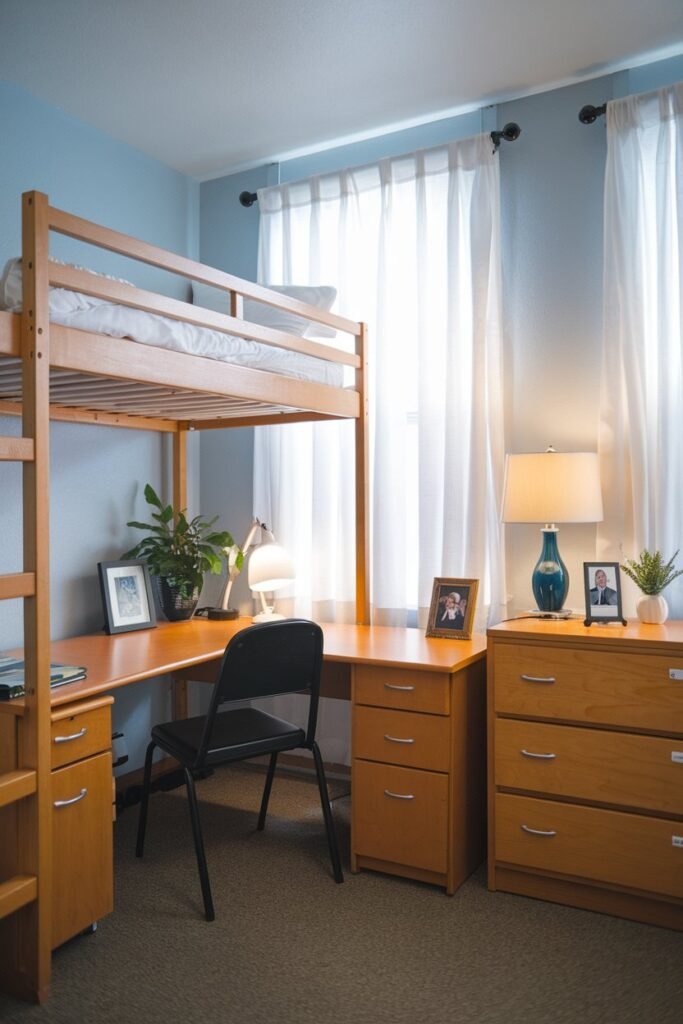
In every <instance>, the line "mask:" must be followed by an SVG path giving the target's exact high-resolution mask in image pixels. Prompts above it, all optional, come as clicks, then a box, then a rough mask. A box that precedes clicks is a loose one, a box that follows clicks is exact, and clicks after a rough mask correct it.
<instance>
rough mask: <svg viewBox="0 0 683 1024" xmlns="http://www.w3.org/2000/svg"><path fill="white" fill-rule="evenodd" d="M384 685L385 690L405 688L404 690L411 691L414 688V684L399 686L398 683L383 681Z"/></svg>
mask: <svg viewBox="0 0 683 1024" xmlns="http://www.w3.org/2000/svg"><path fill="white" fill-rule="evenodd" d="M384 687H385V689H387V690H405V691H412V690H414V689H415V687H414V686H399V685H398V683H385V684H384Z"/></svg>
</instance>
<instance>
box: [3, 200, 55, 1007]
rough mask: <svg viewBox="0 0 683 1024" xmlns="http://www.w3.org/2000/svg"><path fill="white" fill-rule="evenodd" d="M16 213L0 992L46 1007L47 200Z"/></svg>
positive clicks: (7, 456) (6, 440) (7, 455)
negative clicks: (18, 484)
mask: <svg viewBox="0 0 683 1024" xmlns="http://www.w3.org/2000/svg"><path fill="white" fill-rule="evenodd" d="M22 213H23V220H22V232H23V259H22V270H23V310H24V312H23V314H22V328H21V353H22V378H23V391H22V437H0V462H19V463H21V465H22V470H23V544H24V552H23V554H24V559H23V561H24V566H23V571H22V572H18V573H12V574H7V575H4V576H0V601H2V600H11V599H17V598H21V599H23V601H24V660H25V690H26V696H25V698H24V705H25V710H24V715H23V719H22V720H21V743H20V744H19V743H17V742H16V738H17V729H16V728H15V729H14V730H13V731H12V732H11V735H12V739H11V741H10V742H9V743H6V744H3V749H1V750H0V815H2V819H1V821H2V825H3V828H2V832H3V849H2V851H0V865H1V866H2V870H3V871H4V872H5V875H4V876H0V951H1V953H2V955H1V956H0V987H2V989H3V990H5V991H6V992H8V993H9V994H11V995H14V996H17V997H19V998H22V999H26V1000H29V1001H31V1002H43V1001H44V1000H45V999H46V998H47V996H48V993H49V984H50V966H51V950H52V941H51V939H52V934H51V919H50V910H51V865H52V850H51V831H52V819H51V811H52V807H51V778H50V767H51V766H50V605H49V596H50V595H49V533H50V522H49V509H50V501H49V440H50V438H49V430H50V419H49V385H50V380H49V372H50V367H49V363H50V361H49V351H48V345H49V317H48V277H47V273H48V266H47V264H48V202H47V197H46V196H44V195H42V194H41V193H37V192H30V193H27V194H26V195H24V197H23V207H22ZM17 721H18V720H15V719H14V717H13V716H12V717H10V719H9V722H10V724H13V725H16V724H17ZM7 735H8V736H9V735H10V732H9V731H8V733H7ZM6 823H7V825H8V826H9V827H8V828H5V827H4V826H5V824H6ZM8 869H9V870H8ZM8 874H9V877H6V876H7V875H8Z"/></svg>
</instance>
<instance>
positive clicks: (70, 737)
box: [51, 700, 111, 768]
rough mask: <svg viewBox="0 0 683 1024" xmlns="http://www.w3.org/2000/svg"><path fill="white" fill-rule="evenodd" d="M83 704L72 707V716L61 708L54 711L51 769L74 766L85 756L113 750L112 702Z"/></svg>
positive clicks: (85, 702) (70, 709) (88, 702)
mask: <svg viewBox="0 0 683 1024" xmlns="http://www.w3.org/2000/svg"><path fill="white" fill-rule="evenodd" d="M93 705H94V702H92V701H84V702H83V708H82V709H80V710H79V708H78V705H75V706H74V705H71V706H70V708H69V712H70V713H69V714H68V715H63V714H62V709H61V708H57V709H55V712H53V716H52V725H51V749H52V767H53V768H61V767H62V765H65V764H72V763H73V762H74V761H80V760H82V759H83V758H84V757H90V756H91V755H93V754H101V753H102V752H103V751H105V750H110V749H111V707H110V706H111V701H110V700H108V702H107V703H103V704H100V705H99V706H93Z"/></svg>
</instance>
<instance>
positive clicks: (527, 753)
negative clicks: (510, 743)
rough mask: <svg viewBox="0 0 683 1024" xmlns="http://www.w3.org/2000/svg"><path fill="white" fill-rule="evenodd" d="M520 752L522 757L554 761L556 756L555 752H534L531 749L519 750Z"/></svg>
mask: <svg viewBox="0 0 683 1024" xmlns="http://www.w3.org/2000/svg"><path fill="white" fill-rule="evenodd" d="M520 754H523V755H524V757H535V758H537V759H538V760H539V761H554V760H555V758H556V757H557V754H535V753H534V752H533V750H520Z"/></svg>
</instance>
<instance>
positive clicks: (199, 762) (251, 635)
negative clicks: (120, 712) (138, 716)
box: [135, 619, 344, 921]
mask: <svg viewBox="0 0 683 1024" xmlns="http://www.w3.org/2000/svg"><path fill="white" fill-rule="evenodd" d="M322 655H323V634H322V630H321V628H320V626H318V625H317V624H316V623H315V622H307V621H305V620H302V619H284V620H282V621H278V622H269V623H264V624H260V625H256V626H250V627H249V628H247V629H244V630H242V631H241V632H240V633H237V634H236V635H235V636H234V637H233V638H232V640H231V641H230V642H229V644H228V646H227V647H226V649H225V654H224V655H223V660H222V662H221V667H220V670H219V673H218V678H217V680H216V682H215V683H214V689H213V694H212V697H211V704H210V706H209V709H208V711H207V713H206V715H200V716H199V717H197V718H186V719H183V720H181V721H177V722H167V723H165V724H164V725H156V726H154V728H153V729H152V740H151V743H150V744H149V746H148V747H147V755H146V757H145V776H144V782H143V788H142V797H141V801H140V818H139V822H138V836H137V845H136V848H135V853H136V856H138V857H142V854H143V849H144V844H145V827H146V824H147V806H148V803H149V790H150V781H151V773H152V755H153V753H154V748H155V747H161V749H162V750H165V751H166V753H168V754H170V755H171V756H172V757H175V758H176V759H177V760H178V761H180V763H181V765H182V766H183V772H184V774H185V783H186V786H187V796H188V801H189V807H190V818H191V821H192V833H193V835H194V845H195V851H196V854H197V865H198V868H199V878H200V881H201V887H202V896H203V898H204V910H205V913H206V920H207V921H213V920H214V918H215V914H214V908H213V900H212V898H211V886H210V884H209V872H208V869H207V865H206V855H205V853H204V841H203V838H202V830H201V824H200V821H199V806H198V803H197V794H196V791H195V783H194V779H195V775H197V774H199V773H201V772H202V771H203V770H205V769H206V768H207V767H209V766H213V765H218V764H224V763H227V762H230V761H242V760H244V759H245V758H249V757H258V756H259V755H262V754H270V764H269V766H268V774H267V775H266V783H265V786H264V789H263V798H262V800H261V810H260V812H259V816H258V824H257V826H256V827H257V828H258V829H259V830H262V829H263V827H264V825H265V821H266V813H267V810H268V800H269V797H270V790H271V788H272V785H273V776H274V774H275V766H276V764H277V757H278V754H279V753H281V751H283V750H295V749H296V748H297V747H304V748H306V749H307V750H310V751H312V753H313V760H314V763H315V770H316V773H317V776H318V788H319V790H320V802H321V804H322V811H323V818H324V819H325V829H326V831H327V843H328V846H329V850H330V859H331V861H332V871H333V874H334V880H335V882H343V881H344V876H343V874H342V868H341V860H340V857H339V847H338V844H337V835H336V832H335V828H334V820H333V818H332V811H331V808H330V800H329V796H328V793H327V782H326V779H325V769H324V767H323V761H322V757H321V756H320V750H319V748H318V744H317V743H316V742H315V727H316V721H317V717H318V698H319V694H320V670H321V667H322ZM302 690H306V691H308V692H309V694H310V698H309V708H308V725H307V727H306V730H305V731H304V730H303V729H299V728H298V727H297V726H296V725H292V724H291V723H290V722H286V721H284V720H283V719H281V718H275V717H274V716H273V715H269V714H266V712H265V711H260V710H258V709H257V708H252V707H240V708H233V709H232V710H228V711H222V712H219V710H218V709H219V705H220V704H222V703H224V702H227V701H229V702H234V701H245V700H249V699H252V698H257V697H271V696H275V695H276V694H283V693H296V692H299V691H302Z"/></svg>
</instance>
